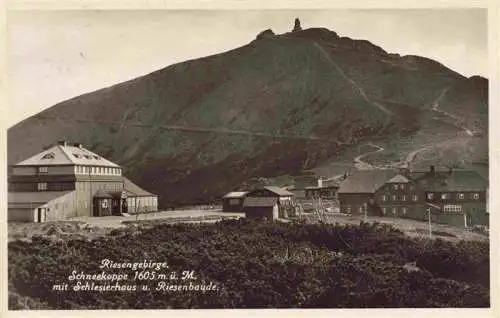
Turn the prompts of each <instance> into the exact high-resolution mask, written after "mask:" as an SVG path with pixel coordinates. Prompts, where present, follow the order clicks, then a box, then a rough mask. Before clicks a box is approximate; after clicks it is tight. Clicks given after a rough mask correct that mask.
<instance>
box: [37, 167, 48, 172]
mask: <svg viewBox="0 0 500 318" xmlns="http://www.w3.org/2000/svg"><path fill="white" fill-rule="evenodd" d="M47 172H49V167H38V173H47Z"/></svg>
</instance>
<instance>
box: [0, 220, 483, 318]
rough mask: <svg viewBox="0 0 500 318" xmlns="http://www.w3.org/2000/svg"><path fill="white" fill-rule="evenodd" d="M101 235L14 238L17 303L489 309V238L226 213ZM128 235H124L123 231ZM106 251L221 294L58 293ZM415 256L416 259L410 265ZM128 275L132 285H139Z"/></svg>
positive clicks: (11, 252) (95, 267)
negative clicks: (423, 237)
mask: <svg viewBox="0 0 500 318" xmlns="http://www.w3.org/2000/svg"><path fill="white" fill-rule="evenodd" d="M127 231H129V232H130V233H121V232H122V231H121V230H118V232H120V233H114V234H116V235H108V236H107V237H102V238H96V239H94V240H91V241H90V240H81V239H75V240H69V241H67V242H58V241H53V240H50V239H47V238H43V237H36V238H34V239H33V242H25V241H14V242H10V243H9V247H8V258H9V260H8V261H9V269H8V270H9V276H8V277H9V308H10V309H45V308H51V309H78V308H87V309H141V308H147V309H155V308H157V309H167V308H372V307H380V308H386V307H392V308H396V307H489V305H490V301H489V243H488V242H465V241H463V242H460V243H458V244H455V243H451V242H445V241H442V240H439V239H438V240H434V241H418V240H415V239H412V238H409V237H407V236H405V235H404V234H403V232H401V231H399V230H397V229H395V228H393V227H391V226H390V225H386V224H367V223H361V224H359V225H339V224H337V225H326V224H311V225H307V224H293V223H281V222H272V221H269V222H256V221H251V220H246V219H240V220H224V221H221V222H217V223H213V224H175V225H171V224H160V225H157V226H153V227H139V228H136V229H135V230H134V229H132V228H130V229H128V230H127ZM122 234H123V235H122ZM103 259H113V260H116V261H119V262H138V261H142V260H143V259H148V260H153V261H156V262H168V265H169V266H170V269H171V270H176V271H183V270H189V271H194V272H195V273H196V275H197V279H198V280H201V281H205V282H213V283H214V284H217V285H218V286H220V289H218V290H217V291H216V292H215V294H214V292H198V293H192V292H191V293H190V292H175V293H174V292H171V293H165V292H164V291H157V290H155V289H151V290H148V291H142V290H138V291H135V292H124V291H108V292H95V291H79V292H75V291H73V290H69V291H64V292H61V291H57V290H53V285H54V284H56V283H58V282H62V281H67V280H68V275H70V274H71V272H72V271H73V270H75V269H77V270H79V271H85V272H100V271H101V269H99V266H100V264H101V261H102V260H103ZM408 264H413V265H412V266H409V265H408ZM130 280H131V278H128V279H127V280H125V281H124V282H123V283H131V284H132V283H133V282H132V281H130Z"/></svg>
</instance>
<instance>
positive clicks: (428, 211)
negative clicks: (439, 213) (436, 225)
mask: <svg viewBox="0 0 500 318" xmlns="http://www.w3.org/2000/svg"><path fill="white" fill-rule="evenodd" d="M427 216H428V218H429V238H430V239H431V238H432V222H431V208H430V207H429V208H427Z"/></svg>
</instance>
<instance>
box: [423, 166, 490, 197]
mask: <svg viewBox="0 0 500 318" xmlns="http://www.w3.org/2000/svg"><path fill="white" fill-rule="evenodd" d="M423 182H425V184H423ZM419 184H420V186H421V187H422V188H423V189H425V190H428V191H438V192H444V191H485V190H486V188H487V187H488V180H486V179H484V178H483V177H481V175H480V174H479V173H477V172H476V171H469V170H453V171H452V172H451V173H449V172H437V173H435V175H434V176H433V175H431V174H430V173H429V174H425V175H422V176H420V178H419Z"/></svg>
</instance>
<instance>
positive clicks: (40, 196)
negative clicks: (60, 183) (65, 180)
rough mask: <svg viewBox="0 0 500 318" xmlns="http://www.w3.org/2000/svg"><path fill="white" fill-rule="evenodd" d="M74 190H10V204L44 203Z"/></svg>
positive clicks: (33, 205)
mask: <svg viewBox="0 0 500 318" xmlns="http://www.w3.org/2000/svg"><path fill="white" fill-rule="evenodd" d="M70 192H73V191H36V192H9V193H8V199H7V200H8V204H9V205H16V206H18V205H24V206H26V207H30V206H32V207H33V208H36V206H40V205H44V204H46V203H47V202H50V201H52V200H54V199H57V198H59V197H62V196H63V195H66V194H68V193H70Z"/></svg>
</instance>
